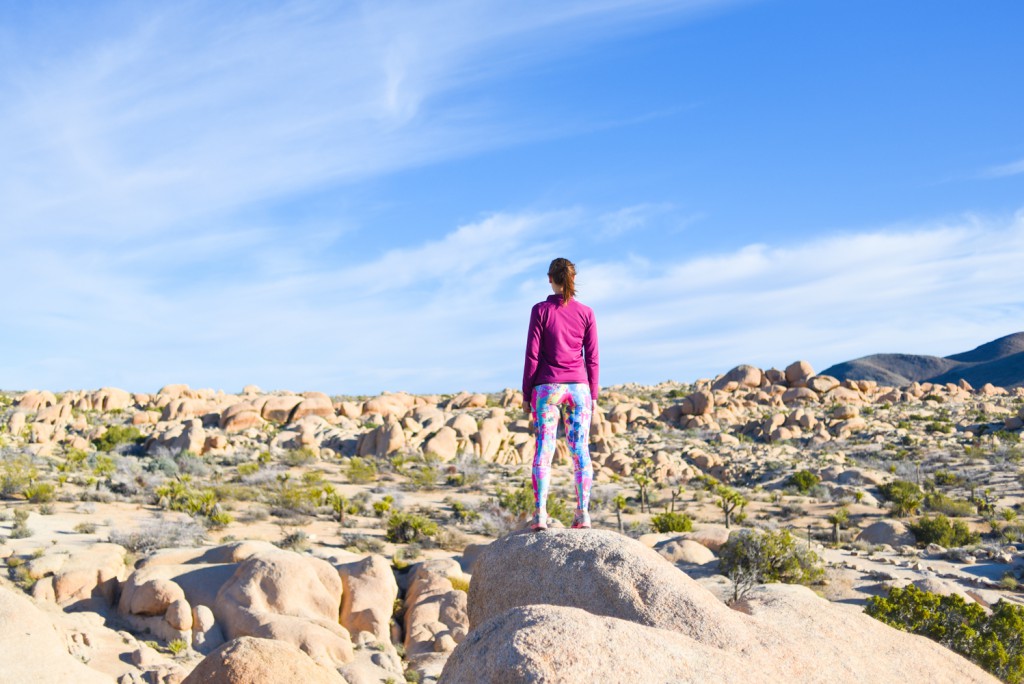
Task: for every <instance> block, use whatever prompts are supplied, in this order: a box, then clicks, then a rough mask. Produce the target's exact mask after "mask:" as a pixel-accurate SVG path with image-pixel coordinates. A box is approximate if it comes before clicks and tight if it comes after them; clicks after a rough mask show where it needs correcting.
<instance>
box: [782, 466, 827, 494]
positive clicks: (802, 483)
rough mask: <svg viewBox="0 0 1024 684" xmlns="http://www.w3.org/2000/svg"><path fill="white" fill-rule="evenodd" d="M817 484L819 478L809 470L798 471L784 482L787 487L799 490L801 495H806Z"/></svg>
mask: <svg viewBox="0 0 1024 684" xmlns="http://www.w3.org/2000/svg"><path fill="white" fill-rule="evenodd" d="M819 482H821V478H820V477H818V476H817V475H815V474H814V473H812V472H811V471H809V470H798V471H797V472H795V473H793V474H792V475H790V476H789V479H787V480H786V484H787V485H789V486H790V487H796V488H797V489H798V490H800V493H801V494H806V493H807V492H809V491H810V490H811V488H812V487H814V486H815V485H817V484H818V483H819Z"/></svg>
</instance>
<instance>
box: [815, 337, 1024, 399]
mask: <svg viewBox="0 0 1024 684" xmlns="http://www.w3.org/2000/svg"><path fill="white" fill-rule="evenodd" d="M822 373H823V374H824V375H831V376H833V377H836V378H839V379H840V380H876V381H877V382H879V383H880V384H885V385H894V386H903V385H909V384H910V383H912V382H937V383H947V382H959V381H960V380H966V381H967V382H969V383H970V384H971V385H972V386H974V387H980V386H982V385H984V384H985V383H986V382H990V383H992V384H993V385H996V386H998V387H1007V388H1012V387H1022V386H1024V332H1019V333H1013V334H1012V335H1007V336H1006V337H1000V338H999V339H997V340H993V341H991V342H987V343H985V344H983V345H981V346H979V347H976V348H974V349H972V350H971V351H967V352H961V353H959V354H953V355H951V356H945V357H941V356H925V355H921V354H871V355H870V356H863V357H861V358H859V359H853V360H852V361H844V362H842V363H837V364H836V365H834V366H831V367H830V368H826V369H825V370H824V371H822Z"/></svg>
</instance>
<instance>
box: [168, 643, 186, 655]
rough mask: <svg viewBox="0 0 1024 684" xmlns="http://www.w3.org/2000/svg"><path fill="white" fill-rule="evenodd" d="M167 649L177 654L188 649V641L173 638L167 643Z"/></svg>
mask: <svg viewBox="0 0 1024 684" xmlns="http://www.w3.org/2000/svg"><path fill="white" fill-rule="evenodd" d="M167 650H168V651H170V652H171V653H172V654H173V655H175V656H178V655H181V654H182V653H184V652H185V651H187V650H188V642H187V641H185V640H184V639H174V640H173V641H171V642H169V643H168V644H167Z"/></svg>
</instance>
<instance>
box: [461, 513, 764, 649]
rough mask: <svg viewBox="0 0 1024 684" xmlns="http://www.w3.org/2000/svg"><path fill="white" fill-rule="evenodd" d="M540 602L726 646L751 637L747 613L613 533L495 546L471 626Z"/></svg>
mask: <svg viewBox="0 0 1024 684" xmlns="http://www.w3.org/2000/svg"><path fill="white" fill-rule="evenodd" d="M536 604H550V605H556V606H571V607H574V608H582V609H583V610H586V611H587V612H589V613H592V614H594V615H606V616H608V617H614V618H620V619H623V620H629V621H630V622H636V623H638V624H641V625H648V626H650V627H658V628H661V629H668V630H672V631H675V632H681V633H684V634H688V635H689V636H691V637H692V638H694V639H696V640H697V641H699V642H701V643H708V644H714V645H715V646H718V647H725V646H732V647H741V646H743V645H745V644H746V643H747V642H749V641H750V637H749V635H748V634H747V633H746V632H747V629H746V626H745V624H744V622H743V620H742V616H741V615H740V614H738V613H735V612H733V611H730V610H728V609H724V610H723V608H724V606H722V604H721V603H720V602H719V601H718V599H716V598H715V597H714V596H713V595H712V594H711V593H709V592H707V591H705V590H704V589H702V588H701V587H700V585H699V584H697V582H696V581H694V580H692V579H690V578H689V577H688V576H687V575H685V574H683V573H682V572H680V571H679V570H678V569H676V568H675V567H674V566H673V565H672V564H671V563H668V562H666V561H665V559H664V558H662V557H661V556H660V555H659V554H658V553H657V552H656V551H654V550H652V549H649V548H647V547H646V546H643V545H642V544H640V543H639V542H637V541H634V540H632V539H630V538H629V537H625V536H623V535H621V534H616V533H614V532H608V531H605V530H554V529H553V530H549V531H547V532H545V533H543V534H535V533H530V532H520V533H516V534H510V535H508V536H506V537H503V538H501V539H498V540H497V541H495V542H494V543H492V544H491V545H490V546H489V547H487V549H486V550H485V551H484V552H483V553H482V554H481V555H480V557H479V558H478V559H477V561H476V564H475V565H474V566H473V582H472V583H471V584H470V592H469V603H468V613H469V626H470V629H474V628H476V627H477V626H479V625H481V624H482V623H484V622H485V621H487V620H489V619H491V618H492V617H494V616H496V615H498V614H500V613H504V612H505V611H506V610H508V609H510V608H514V607H517V606H529V605H536Z"/></svg>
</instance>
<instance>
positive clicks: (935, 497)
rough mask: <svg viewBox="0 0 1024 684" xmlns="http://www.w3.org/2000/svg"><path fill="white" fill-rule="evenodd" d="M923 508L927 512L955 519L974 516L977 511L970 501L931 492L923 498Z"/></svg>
mask: <svg viewBox="0 0 1024 684" xmlns="http://www.w3.org/2000/svg"><path fill="white" fill-rule="evenodd" d="M924 507H925V508H927V509H928V510H929V511H934V512H936V513H943V514H945V515H951V516H953V517H955V518H963V517H966V516H969V515H974V514H975V513H976V512H977V509H976V508H975V507H974V504H972V503H971V502H970V501H967V500H965V499H954V498H953V497H951V496H946V495H945V494H943V493H941V492H932V493H931V494H928V495H926V496H925V497H924Z"/></svg>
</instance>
